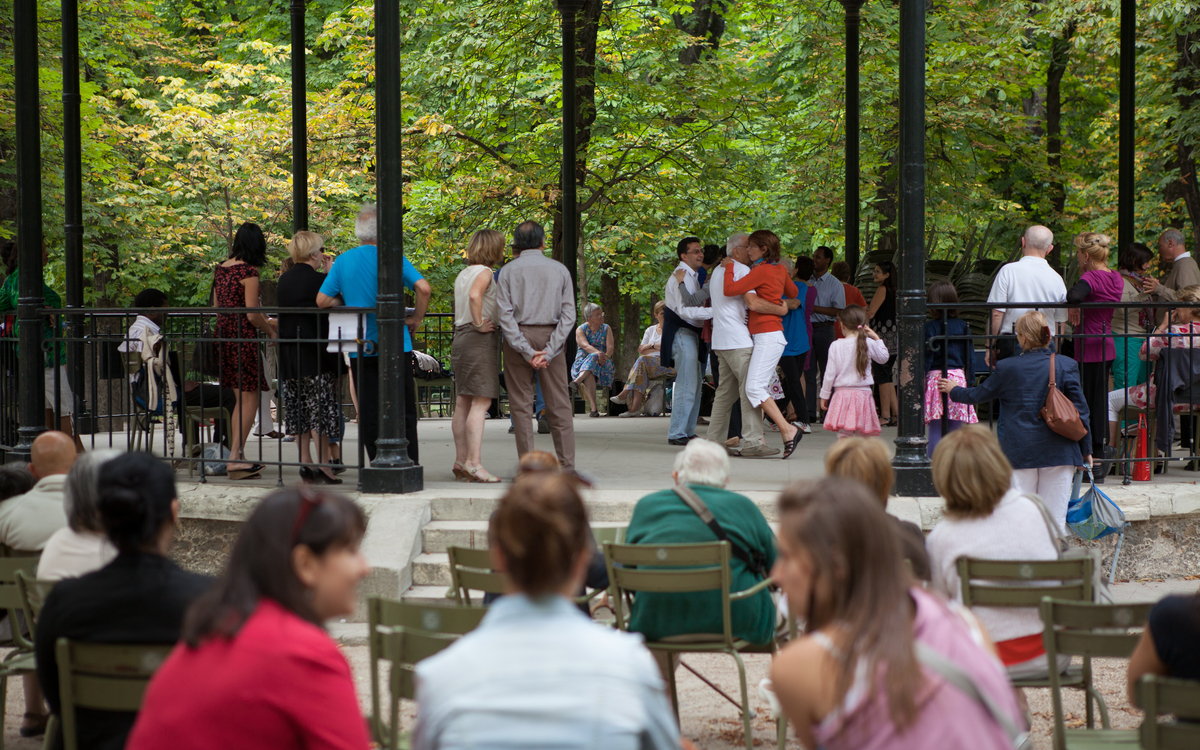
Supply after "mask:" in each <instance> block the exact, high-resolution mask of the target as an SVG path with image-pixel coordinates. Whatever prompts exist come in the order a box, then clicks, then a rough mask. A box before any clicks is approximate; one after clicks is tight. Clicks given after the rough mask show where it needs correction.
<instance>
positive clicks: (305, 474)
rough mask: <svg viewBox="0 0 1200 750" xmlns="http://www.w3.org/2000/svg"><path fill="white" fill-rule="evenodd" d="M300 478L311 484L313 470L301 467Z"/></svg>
mask: <svg viewBox="0 0 1200 750" xmlns="http://www.w3.org/2000/svg"><path fill="white" fill-rule="evenodd" d="M300 478H301V479H303V480H304V481H306V482H311V481H312V478H313V470H312V468H311V467H309V466H301V467H300Z"/></svg>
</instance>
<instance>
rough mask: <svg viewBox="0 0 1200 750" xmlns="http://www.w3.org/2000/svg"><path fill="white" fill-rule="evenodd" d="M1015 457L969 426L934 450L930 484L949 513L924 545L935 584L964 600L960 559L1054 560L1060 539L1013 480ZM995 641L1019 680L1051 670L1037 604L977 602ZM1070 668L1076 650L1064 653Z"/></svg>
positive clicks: (975, 609)
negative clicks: (1010, 457) (1011, 460)
mask: <svg viewBox="0 0 1200 750" xmlns="http://www.w3.org/2000/svg"><path fill="white" fill-rule="evenodd" d="M1012 475H1013V468H1012V464H1010V463H1009V462H1008V459H1007V458H1006V457H1005V455H1004V451H1003V450H1002V449H1001V448H1000V442H999V441H998V440H997V439H996V436H995V435H993V434H992V431H991V430H989V429H988V428H986V427H984V426H982V425H966V426H964V427H963V428H962V429H959V430H956V431H954V432H952V433H950V434H949V435H947V436H946V437H944V438H942V441H941V443H939V444H938V447H937V450H935V451H934V452H933V484H934V486H935V487H936V488H937V491H938V494H939V495H941V496H942V497H943V498H945V500H946V516H945V518H944V519H942V520H941V521H939V522H938V525H937V526H935V527H934V529H933V531H932V532H930V534H929V539H928V540H927V541H926V547H927V548H928V550H929V564H930V567H931V568H932V572H933V588H934V589H935V590H937V591H939V592H941V593H942V594H944V595H945V596H946V597H947V598H950V599H953V600H955V601H957V602H959V603H960V604H961V603H962V582H961V580H960V579H959V577H958V567H957V560H958V558H960V557H973V558H978V559H982V560H1057V559H1058V540H1057V539H1055V538H1054V537H1053V536H1051V532H1050V527H1049V525H1048V523H1047V521H1046V520H1045V517H1044V516H1043V511H1042V510H1041V509H1039V508H1038V503H1039V502H1041V501H1039V500H1038V499H1037V498H1036V497H1035V496H1033V495H1028V494H1025V493H1024V492H1022V491H1021V490H1020V489H1018V488H1017V487H1014V486H1013V482H1012ZM972 611H973V612H974V613H975V615H976V616H977V617H978V618H979V620H980V622H982V623H983V624H984V626H985V627H987V631H988V633H989V634H990V635H991V637H992V639H993V640H994V641H995V642H996V651H997V653H998V655H999V656H1000V661H1001V662H1003V663H1004V666H1005V667H1007V668H1008V676H1009V677H1010V678H1011V679H1014V680H1031V679H1038V678H1044V677H1046V675H1047V668H1046V650H1045V649H1044V648H1043V647H1042V620H1041V616H1040V615H1039V614H1038V611H1037V608H1035V607H1029V608H1010V607H1006V608H996V607H973V608H972ZM1060 660H1062V661H1061V662H1060V664H1059V669H1060V670H1061V669H1066V668H1067V666H1068V665H1069V664H1070V662H1071V657H1069V656H1068V657H1060Z"/></svg>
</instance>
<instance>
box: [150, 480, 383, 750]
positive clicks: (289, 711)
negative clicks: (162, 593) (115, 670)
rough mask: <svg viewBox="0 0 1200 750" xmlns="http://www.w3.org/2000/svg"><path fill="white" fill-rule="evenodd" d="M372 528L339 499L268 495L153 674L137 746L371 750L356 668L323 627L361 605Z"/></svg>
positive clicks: (305, 493) (307, 493) (302, 493)
mask: <svg viewBox="0 0 1200 750" xmlns="http://www.w3.org/2000/svg"><path fill="white" fill-rule="evenodd" d="M366 527H367V522H366V517H365V516H364V515H363V512H362V510H360V509H359V508H358V506H357V505H355V504H354V503H353V502H351V501H350V500H348V499H346V498H344V497H342V496H340V495H324V494H319V493H317V492H316V491H315V490H313V489H309V488H307V487H306V488H302V489H299V490H280V491H278V492H273V493H271V494H270V495H268V496H267V497H266V498H264V499H263V501H262V503H260V504H259V506H258V507H257V508H256V509H255V510H254V513H252V514H251V515H250V518H249V519H247V520H246V524H245V526H244V527H243V528H242V532H241V534H239V535H238V539H237V542H236V543H235V544H234V547H233V552H232V554H231V555H230V557H229V564H228V565H227V566H226V568H225V572H224V573H223V574H222V575H221V577H220V578H219V579H218V580H217V583H216V584H215V585H214V586H213V588H212V590H211V591H209V593H208V594H206V595H205V596H204V597H202V598H201V599H200V600H198V601H197V602H196V603H195V605H193V606H192V608H191V609H190V610H189V611H188V615H187V620H186V621H185V623H184V628H183V636H182V641H183V642H182V643H180V644H179V645H178V646H177V647H176V648H175V650H174V651H172V652H171V655H170V657H168V658H167V661H166V662H165V663H164V664H163V666H162V669H160V670H159V671H158V674H156V675H155V677H154V679H153V680H151V682H150V686H149V688H148V689H147V691H146V697H145V700H144V701H143V703H142V711H141V714H140V715H139V716H138V722H137V725H136V726H135V727H134V729H133V733H132V734H131V735H130V738H129V745H128V748H129V750H150V749H151V748H154V749H157V748H164V747H170V748H172V750H190V749H192V748H195V750H201V748H204V749H207V748H218V747H219V748H222V750H237V749H238V748H245V749H246V750H251V748H254V749H257V748H268V747H269V748H275V749H279V748H318V747H319V748H339V749H346V750H349V749H354V750H365V748H367V747H368V744H369V740H368V736H367V726H366V722H365V721H364V720H363V717H362V714H361V712H360V710H359V706H358V699H357V698H356V697H355V693H354V680H353V677H352V676H351V674H350V666H349V664H347V663H346V658H345V657H344V656H343V655H342V653H341V651H339V650H338V646H337V643H335V642H334V640H333V639H332V638H330V637H329V634H328V633H326V632H325V630H324V628H323V623H324V622H326V621H327V620H330V619H332V618H335V617H346V616H348V615H351V614H353V613H354V609H355V604H356V601H357V591H358V584H359V583H360V582H361V581H362V579H363V578H365V577H366V575H367V573H368V572H369V568H368V567H367V563H366V560H365V559H364V557H363V555H362V552H360V550H359V544H360V543H361V542H362V538H363V535H364V534H365V533H366Z"/></svg>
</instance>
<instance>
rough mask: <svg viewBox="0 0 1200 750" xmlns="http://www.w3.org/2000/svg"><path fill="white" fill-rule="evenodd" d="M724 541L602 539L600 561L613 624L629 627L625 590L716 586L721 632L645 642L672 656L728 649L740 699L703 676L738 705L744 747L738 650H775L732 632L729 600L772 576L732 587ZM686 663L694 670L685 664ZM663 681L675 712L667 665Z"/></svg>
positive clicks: (742, 669)
mask: <svg viewBox="0 0 1200 750" xmlns="http://www.w3.org/2000/svg"><path fill="white" fill-rule="evenodd" d="M729 550H730V547H729V542H710V543H707V544H614V543H612V542H605V543H604V557H605V563H606V564H607V565H608V581H609V587H610V590H611V591H612V600H613V607H614V609H615V610H616V615H617V627H618V628H619V629H621V630H628V629H629V625H628V618H627V617H626V613H625V611H624V610H625V607H626V606H627V602H628V601H631V598H630V595H636V594H637V593H638V592H643V591H644V592H654V593H694V592H699V591H714V590H715V591H719V592H720V594H721V622H722V632H720V633H711V634H710V633H704V634H697V635H695V636H682V637H679V638H678V639H676V638H672V639H669V640H665V641H647V643H646V648H648V649H650V650H651V651H659V652H664V653H666V654H667V655H668V656H669V657H671V658H673V657H674V656H675V655H677V654H685V653H720V654H729V655H730V656H731V657H733V660H734V662H735V663H736V664H737V669H738V680H739V686H740V687H741V696H742V700H741V702H738V701H737V700H735V699H733V698H732V697H730V696H729V695H727V694H726V693H725V692H724V691H723V690H721V689H720V688H718V687H717V686H716V685H713V684H712V683H711V682H708V680H707V679H705V678H704V677H703V676H701V675H699V674H698V673H697V676H698V677H700V678H701V679H702V680H704V681H705V682H706V683H707V684H708V685H709V687H711V688H713V689H714V690H716V691H717V693H719V694H720V695H721V696H722V697H724V698H725V699H726V700H728V701H729V702H730V703H732V704H733V705H735V706H737V708H738V712H739V713H740V714H741V717H742V725H743V729H744V730H745V734H746V748H747V750H753V748H754V744H753V737H752V735H751V730H750V719H751V718H752V717H753V716H754V712H753V710H752V709H751V708H750V700H749V695H748V690H747V686H746V665H745V664H744V663H743V661H742V656H741V655H742V654H747V653H749V654H771V653H774V652H775V643H774V642H773V641H772V642H771V643H768V644H766V645H757V644H752V643H750V642H748V641H746V640H744V639H742V638H735V637H734V635H733V624H732V623H733V620H732V615H731V605H732V604H733V602H737V601H742V600H744V599H749V598H750V597H752V596H754V595H756V594H758V593H759V592H761V591H763V590H765V589H766V588H767V587H768V586H769V585H770V584H771V579H769V578H768V579H767V580H765V581H762V582H760V583H758V584H755V585H754V586H752V587H750V588H748V589H746V590H745V591H737V592H731V591H730V590H729V589H730V587H731V585H732V575H731V573H730V571H729V556H730V552H729ZM684 666H685V668H687V669H689V671H692V672H693V673H695V670H692V669H691V668H690V667H688V666H687V665H686V664H685V665H684ZM666 671H667V672H668V674H667V675H666V677H667V687H668V690H669V691H670V695H671V706H672V707H673V708H674V709H675V713H676V716H678V714H679V696H678V693H677V691H676V687H675V671H674V669H667V670H666ZM783 732H784V724H783V722H782V721H780V726H779V734H780V736H781V737H782V735H783Z"/></svg>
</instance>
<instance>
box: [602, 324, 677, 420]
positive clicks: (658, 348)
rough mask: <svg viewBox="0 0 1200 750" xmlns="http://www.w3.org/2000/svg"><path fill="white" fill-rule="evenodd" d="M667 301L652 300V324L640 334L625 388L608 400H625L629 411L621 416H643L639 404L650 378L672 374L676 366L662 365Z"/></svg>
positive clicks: (643, 400) (673, 375)
mask: <svg viewBox="0 0 1200 750" xmlns="http://www.w3.org/2000/svg"><path fill="white" fill-rule="evenodd" d="M666 307H667V303H665V302H663V301H662V300H659V301H658V302H655V303H654V320H655V321H656V322H655V324H654V325H652V326H650V327H649V328H647V329H646V332H645V333H644V334H642V343H641V344H640V345H639V346H638V358H637V361H636V362H634V363H633V368H632V369H631V370H630V371H629V378H628V379H627V380H626V381H625V389H624V390H622V391H621V392H620V393H618V394H617V395H615V396H613V397H612V398H610V399H609V401H612V402H613V403H616V404H624V403H626V402H628V404H629V411H627V412H625V413H624V414H622V415H621V416H622V417H639V416H642V406H644V405H645V403H646V391H648V390H650V381H651V380H655V379H657V378H672V377H675V369H674V368H671V367H663V366H662V358H661V357H662V331H663V310H665V309H666Z"/></svg>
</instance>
